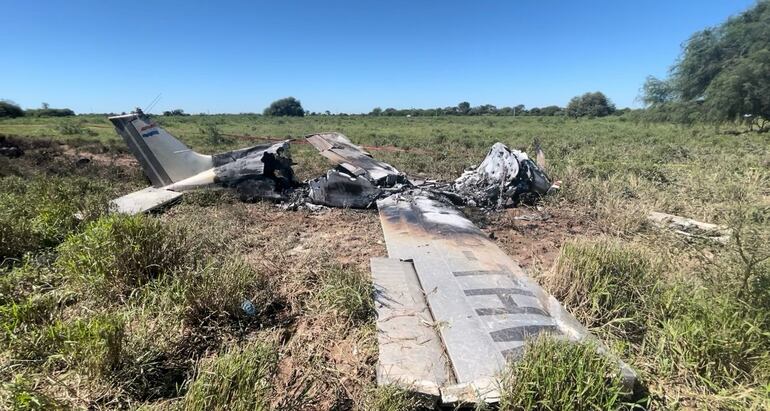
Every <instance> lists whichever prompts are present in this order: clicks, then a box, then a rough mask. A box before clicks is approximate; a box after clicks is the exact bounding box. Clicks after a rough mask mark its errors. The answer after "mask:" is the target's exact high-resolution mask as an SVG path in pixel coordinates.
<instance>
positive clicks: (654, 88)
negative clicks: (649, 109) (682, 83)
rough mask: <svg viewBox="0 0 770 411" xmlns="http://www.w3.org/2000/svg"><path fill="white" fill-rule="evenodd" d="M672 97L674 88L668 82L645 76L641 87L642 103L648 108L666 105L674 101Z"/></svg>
mask: <svg viewBox="0 0 770 411" xmlns="http://www.w3.org/2000/svg"><path fill="white" fill-rule="evenodd" d="M674 95H675V92H674V88H673V86H672V84H671V81H668V80H660V79H658V78H657V77H653V76H647V80H645V82H644V85H643V86H642V101H643V102H644V104H646V105H648V106H652V105H658V104H664V103H668V102H670V101H672V100H673V99H674Z"/></svg>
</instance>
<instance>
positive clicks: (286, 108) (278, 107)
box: [263, 97, 305, 117]
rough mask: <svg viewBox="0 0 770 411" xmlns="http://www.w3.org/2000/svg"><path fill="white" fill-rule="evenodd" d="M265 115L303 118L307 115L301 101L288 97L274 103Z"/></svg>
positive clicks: (266, 110)
mask: <svg viewBox="0 0 770 411" xmlns="http://www.w3.org/2000/svg"><path fill="white" fill-rule="evenodd" d="M263 114H264V115H266V116H288V117H302V116H304V115H305V110H304V109H303V108H302V104H301V103H300V102H299V100H297V99H296V98H294V97H286V98H282V99H280V100H276V101H274V102H272V103H271V104H270V107H268V108H266V109H265V111H264V112H263Z"/></svg>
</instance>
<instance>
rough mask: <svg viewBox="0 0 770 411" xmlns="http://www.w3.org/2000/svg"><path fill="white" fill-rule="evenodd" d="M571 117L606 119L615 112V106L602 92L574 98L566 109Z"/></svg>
mask: <svg viewBox="0 0 770 411" xmlns="http://www.w3.org/2000/svg"><path fill="white" fill-rule="evenodd" d="M566 112H567V115H568V116H570V117H589V118H593V117H604V116H608V115H610V114H612V113H614V112H615V105H614V104H612V102H611V101H610V99H608V98H607V96H605V95H604V93H602V92H601V91H597V92H594V93H585V94H583V95H582V96H576V97H573V98H572V100H570V101H569V104H568V105H567V109H566Z"/></svg>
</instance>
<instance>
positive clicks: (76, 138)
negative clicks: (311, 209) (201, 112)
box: [0, 115, 770, 410]
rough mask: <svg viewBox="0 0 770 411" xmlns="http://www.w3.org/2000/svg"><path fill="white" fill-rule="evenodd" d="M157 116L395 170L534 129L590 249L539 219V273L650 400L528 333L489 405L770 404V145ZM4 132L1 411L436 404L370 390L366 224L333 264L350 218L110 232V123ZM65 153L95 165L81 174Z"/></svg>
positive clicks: (718, 138) (676, 135) (598, 130)
mask: <svg viewBox="0 0 770 411" xmlns="http://www.w3.org/2000/svg"><path fill="white" fill-rule="evenodd" d="M157 120H158V121H159V122H160V123H161V124H162V125H164V126H165V127H167V128H168V130H169V131H171V132H172V133H174V134H176V135H177V136H178V137H180V139H182V140H183V141H185V142H187V143H188V144H189V145H190V146H191V147H193V148H194V149H196V150H199V151H201V152H206V153H213V152H220V151H225V150H228V149H233V148H238V147H243V146H247V145H249V144H251V143H255V142H257V141H260V138H264V137H271V138H298V137H302V136H303V135H305V134H309V133H313V132H320V131H340V132H343V133H345V134H346V135H348V137H350V138H351V139H352V140H353V141H354V142H356V143H358V144H362V145H366V146H380V147H373V148H370V151H371V152H372V154H373V155H374V156H375V157H377V158H379V159H382V160H384V161H387V162H390V163H392V164H393V165H394V166H396V167H397V168H398V169H400V170H403V171H405V172H407V173H409V174H411V175H421V176H427V177H432V178H441V179H453V178H455V177H457V176H458V175H459V174H460V173H461V172H462V170H463V169H464V168H465V167H468V166H470V165H471V164H473V163H478V162H479V161H481V159H482V158H483V156H484V155H485V153H486V150H487V149H488V148H489V146H491V145H492V143H494V142H496V141H501V142H504V143H506V144H508V145H509V146H511V147H513V148H519V149H524V150H531V148H532V147H531V145H532V141H533V139H534V138H538V139H540V141H541V142H542V144H543V147H544V149H545V153H546V157H547V161H548V167H547V168H548V171H549V173H550V174H551V175H552V176H553V177H555V178H557V179H559V180H562V182H563V184H562V187H563V188H562V190H561V191H560V192H559V193H558V194H556V195H553V196H549V197H548V198H546V199H545V200H544V202H543V203H542V204H541V206H542V207H544V208H545V210H546V211H548V212H552V213H555V214H559V213H567V215H569V216H571V218H574V219H579V220H581V221H576V223H580V224H583V225H587V226H590V227H591V231H590V232H589V234H590V237H589V236H574V235H573V234H572V227H571V226H569V224H568V223H564V225H565V226H564V227H562V226H556V225H554V226H550V225H549V226H547V227H548V229H549V230H554V231H557V232H563V233H565V234H564V235H566V236H567V237H568V238H569V241H567V242H566V243H565V244H564V245H563V246H561V249H560V253H559V256H558V258H557V259H556V261H555V264H554V266H553V267H550V266H544V267H540V268H539V272H540V274H541V275H540V276H539V277H538V280H539V281H540V282H541V283H542V284H543V285H544V287H546V288H547V289H548V290H549V291H551V292H552V293H553V294H554V295H555V296H556V297H557V298H559V299H560V300H561V301H563V302H564V304H565V306H566V308H567V309H568V310H570V311H571V312H573V313H574V314H575V315H576V316H577V317H578V318H579V319H580V320H581V322H583V323H584V324H586V325H588V326H589V327H591V328H592V330H593V331H594V332H595V333H596V334H597V335H598V336H599V337H600V338H601V340H602V342H603V343H604V344H605V345H607V346H608V347H609V348H610V350H611V351H612V352H613V353H614V354H616V355H617V356H618V357H620V358H621V359H622V360H624V361H625V362H627V363H628V364H629V365H630V366H632V367H633V368H634V369H636V370H637V372H638V373H639V375H640V377H641V380H642V386H643V388H645V389H646V390H647V392H641V393H636V394H635V396H626V395H622V394H621V393H620V391H619V388H618V385H617V380H616V376H615V374H614V373H613V370H614V368H613V367H611V365H610V364H609V363H607V362H606V359H605V358H604V357H601V356H597V355H595V352H594V351H595V349H594V348H592V347H591V346H574V345H564V344H561V343H558V342H554V341H551V340H544V341H540V340H538V341H535V342H533V345H532V346H531V349H530V350H529V351H527V353H526V355H525V358H524V361H522V362H519V363H517V364H515V365H513V366H512V367H511V370H510V374H509V375H508V379H507V380H506V383H507V385H506V386H505V391H504V393H505V396H504V402H503V407H502V408H511V409H526V408H529V407H539V408H541V409H565V408H569V407H571V408H573V409H591V408H592V407H593V408H597V409H607V408H617V407H627V406H628V404H627V403H626V402H628V401H632V399H633V401H636V400H640V399H641V400H642V402H641V404H642V405H648V406H649V407H650V408H653V409H679V408H698V409H767V408H768V407H770V396H768V392H770V391H769V390H770V386H768V381H770V359H769V358H770V341H769V339H770V316H768V314H767V307H768V304H769V302H770V258H768V257H769V256H770V248H768V247H770V237H768V236H770V225H768V222H769V221H770V191H769V190H768V187H770V151H769V150H767V147H768V146H770V140H768V139H769V138H770V135H768V134H743V135H740V136H735V135H728V134H724V133H722V131H724V130H726V129H727V128H728V127H727V126H725V127H722V129H721V130H720V129H719V128H717V127H714V126H713V125H708V126H707V125H697V124H696V125H692V126H686V127H682V126H677V125H670V124H662V123H658V124H643V123H635V122H633V121H630V120H629V119H627V118H624V117H613V118H604V119H594V120H570V119H564V118H545V117H544V118H536V117H529V118H519V117H517V118H511V117H437V118H422V117H419V118H371V117H331V116H329V117H327V116H317V117H308V118H301V119H299V118H268V117H261V116H247V115H244V116H190V117H173V118H172V117H168V118H163V117H160V118H157ZM0 134H6V135H11V136H14V137H13V138H15V139H16V140H18V141H21V142H22V143H23V144H24V145H25V150H26V154H25V155H24V156H22V157H20V158H19V159H8V158H5V157H0V257H2V258H0V260H2V259H7V261H6V263H5V264H4V265H2V266H0V326H1V327H2V330H0V333H1V334H0V379H1V380H3V381H6V382H5V383H4V384H3V385H2V388H0V401H2V403H0V408H2V409H46V408H54V407H57V406H60V407H63V408H68V407H69V408H100V409H110V408H123V409H131V408H137V407H141V408H143V409H144V408H146V409H179V408H189V409H217V408H220V409H224V408H225V407H226V404H233V406H235V407H238V406H240V407H243V408H248V409H259V408H260V407H262V408H264V409H267V408H270V407H274V408H278V409H280V408H284V409H290V408H299V407H305V408H316V409H383V410H389V409H394V410H395V409H423V408H427V409H430V408H431V405H430V404H427V403H424V402H422V399H420V398H414V397H412V396H410V395H408V394H407V393H405V392H403V391H400V390H398V389H395V388H393V387H383V388H375V373H374V369H375V364H376V360H377V358H376V327H375V326H374V315H373V302H372V300H371V281H370V279H369V276H368V272H367V270H366V267H367V264H368V258H369V257H371V255H367V254H366V253H364V252H360V251H357V249H358V247H359V243H360V244H362V245H365V246H366V248H365V249H367V250H371V249H373V248H372V247H374V246H375V245H376V239H375V237H377V236H379V235H380V234H379V231H377V232H376V233H374V232H371V233H370V232H365V231H363V232H362V233H361V238H360V239H358V240H354V243H351V244H347V245H346V248H344V250H345V251H344V252H343V254H345V255H344V256H337V255H334V254H333V253H331V252H330V250H331V249H334V247H335V246H338V244H335V241H338V240H337V239H336V238H335V237H334V236H333V235H334V233H335V231H334V226H335V225H336V224H337V222H338V220H337V219H340V220H345V218H346V217H349V215H348V214H346V213H347V212H342V211H339V213H338V212H337V211H338V210H334V211H332V212H333V213H334V214H333V218H331V219H328V220H324V217H323V214H321V215H314V214H307V213H304V212H285V211H281V210H279V209H277V208H275V207H274V206H273V205H270V204H242V203H240V202H238V201H235V200H234V197H233V196H232V194H231V193H228V192H227V191H221V192H204V193H198V194H193V195H189V196H185V199H184V200H183V202H182V204H180V205H179V206H177V207H175V208H173V209H171V210H169V211H167V212H166V213H165V214H163V215H157V216H150V217H148V216H144V217H132V218H127V217H114V216H107V217H102V214H103V211H104V206H105V204H106V200H108V199H109V198H113V197H115V196H117V195H118V194H120V193H126V192H129V191H132V190H135V189H138V188H141V187H143V186H146V184H147V182H146V180H145V178H144V177H143V176H142V175H141V172H140V171H138V170H137V169H135V168H131V167H126V166H124V165H119V164H113V162H112V160H110V159H114V158H118V159H119V158H121V156H125V153H126V148H125V146H124V144H123V143H122V141H120V139H119V137H118V136H117V134H116V133H115V132H114V130H113V129H112V126H111V125H110V124H109V122H108V121H106V119H104V118H101V117H97V116H79V117H77V118H74V119H46V118H22V119H11V120H0ZM244 136H246V137H244ZM51 141H53V143H51ZM57 143H64V144H66V145H65V146H59V145H58V144H57ZM66 150H71V151H72V150H74V151H75V152H83V153H86V154H88V153H97V154H100V155H101V156H102V160H101V162H99V161H93V162H92V163H90V164H89V165H86V166H78V165H76V164H74V161H73V159H72V157H68V155H65V154H63V153H64V152H65V151H66ZM292 154H293V155H294V159H295V162H296V163H297V165H296V166H295V169H296V170H297V172H298V174H299V176H300V178H310V177H315V176H317V175H319V174H321V173H322V172H323V171H325V170H326V169H328V168H329V163H328V162H327V161H326V160H325V159H324V158H322V157H321V156H319V155H318V154H317V153H316V151H315V150H314V149H312V148H311V147H309V146H308V145H305V144H300V143H299V142H297V143H295V144H293V145H292ZM651 210H655V211H662V212H668V213H673V214H679V215H684V216H686V217H691V218H695V219H698V220H702V221H707V222H713V223H720V224H725V225H728V226H729V227H730V228H731V229H733V232H734V233H736V236H735V239H736V241H731V242H729V243H728V244H726V245H720V244H715V243H710V242H707V241H703V240H697V239H696V240H692V239H684V238H681V237H678V236H676V235H674V234H672V233H670V232H666V231H665V230H659V229H657V228H655V227H652V226H651V225H649V224H648V223H647V222H646V219H645V216H646V214H647V213H648V212H649V211H651ZM76 213H80V214H81V216H84V217H85V219H84V220H82V221H81V220H79V219H77V218H75V217H74V215H75V214H76ZM372 219H375V220H376V216H374V215H373V214H371V213H369V214H363V213H362V214H355V215H354V216H353V218H352V219H349V220H361V221H362V223H363V222H366V221H371V220H372ZM546 223H548V222H546ZM348 224H350V221H348ZM580 224H578V226H579V225H580ZM348 227H349V226H344V229H345V230H348V229H350V228H348ZM362 227H368V226H365V225H362ZM490 228H491V229H492V230H493V231H497V230H499V229H500V228H499V227H495V226H493V227H490ZM522 228H526V227H522ZM527 233H528V232H527V231H526V230H522V231H521V232H520V233H517V234H516V235H529V234H527ZM326 236H330V237H326ZM370 237H371V238H370ZM378 238H379V237H378ZM308 239H316V240H319V241H315V242H313V241H307V240H308ZM501 241H503V240H501ZM505 245H506V246H509V247H510V246H515V244H505ZM308 247H309V249H308ZM379 247H380V249H381V246H379ZM382 252H384V250H383V251H382ZM338 257H339V258H344V260H340V261H336V259H337V258H338ZM244 299H249V300H250V301H251V302H252V303H253V304H254V307H255V315H254V316H253V317H252V316H245V315H244V313H243V310H242V309H241V303H242V302H243V300H244ZM73 393H76V395H75V394H73ZM645 401H647V402H645Z"/></svg>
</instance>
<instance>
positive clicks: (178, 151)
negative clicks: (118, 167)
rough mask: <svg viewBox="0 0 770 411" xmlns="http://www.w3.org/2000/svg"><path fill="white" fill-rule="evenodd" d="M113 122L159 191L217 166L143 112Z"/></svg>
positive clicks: (117, 117) (123, 116)
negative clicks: (159, 188) (160, 188)
mask: <svg viewBox="0 0 770 411" xmlns="http://www.w3.org/2000/svg"><path fill="white" fill-rule="evenodd" d="M109 120H110V121H111V122H112V124H113V125H114V126H115V129H116V130H117V132H118V134H120V136H121V137H123V140H124V141H125V142H126V144H127V145H128V148H129V150H131V153H132V154H133V155H134V157H136V159H137V160H139V163H140V164H141V165H142V169H144V173H145V174H146V175H147V177H148V178H149V179H150V181H152V185H153V186H155V187H165V186H167V185H170V184H173V183H176V182H178V181H181V180H184V179H186V178H188V177H192V176H194V175H196V174H198V173H201V172H203V171H206V170H208V169H210V168H212V167H213V166H214V164H213V162H212V159H211V156H206V155H202V154H198V153H196V152H194V151H192V150H191V149H190V148H189V147H187V146H186V145H184V143H182V142H181V141H179V140H177V139H176V138H175V137H174V136H172V135H171V134H169V133H168V132H167V131H166V130H164V129H163V128H162V127H160V126H158V125H157V124H155V123H154V122H153V121H152V120H150V118H149V117H147V116H146V115H145V114H144V113H142V112H141V110H138V111H137V112H136V113H131V114H127V115H122V116H115V117H110V118H109Z"/></svg>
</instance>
